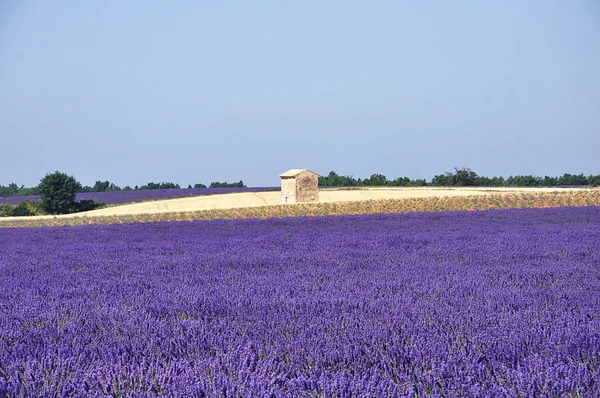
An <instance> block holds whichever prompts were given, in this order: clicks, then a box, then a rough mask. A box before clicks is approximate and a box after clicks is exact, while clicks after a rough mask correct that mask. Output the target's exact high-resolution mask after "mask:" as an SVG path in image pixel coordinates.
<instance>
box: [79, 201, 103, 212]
mask: <svg viewBox="0 0 600 398" xmlns="http://www.w3.org/2000/svg"><path fill="white" fill-rule="evenodd" d="M104 206H105V205H104V203H100V202H96V201H95V200H92V199H83V200H80V201H79V202H75V206H74V208H73V210H74V211H75V212H76V213H78V212H81V211H91V210H96V209H100V208H102V207H104Z"/></svg>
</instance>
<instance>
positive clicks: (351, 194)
mask: <svg viewBox="0 0 600 398" xmlns="http://www.w3.org/2000/svg"><path fill="white" fill-rule="evenodd" d="M577 190H587V188H430V187H427V188H368V189H321V190H320V191H319V201H320V202H353V201H363V200H378V199H407V198H426V197H433V196H438V197H441V196H471V195H490V194H502V193H514V192H566V191H577ZM279 204H281V192H279V191H274V192H244V193H230V194H224V195H209V196H195V197H189V198H180V199H168V200H159V201H152V202H142V203H134V204H128V205H122V206H114V207H108V208H105V209H99V210H94V211H88V212H85V213H77V214H67V215H62V216H37V217H31V218H32V219H33V218H37V219H43V218H54V217H57V218H63V217H65V218H66V217H84V216H85V217H94V216H112V215H128V214H153V213H169V212H188V211H198V210H211V209H234V208H241V207H258V206H272V205H279ZM286 206H290V205H286ZM291 206H293V205H291ZM16 218H19V219H22V218H23V217H6V218H2V219H3V220H6V221H8V220H10V219H16Z"/></svg>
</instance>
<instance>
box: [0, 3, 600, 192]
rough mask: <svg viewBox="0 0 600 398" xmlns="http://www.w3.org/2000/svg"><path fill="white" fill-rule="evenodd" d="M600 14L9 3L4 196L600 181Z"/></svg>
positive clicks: (540, 8)
mask: <svg viewBox="0 0 600 398" xmlns="http://www.w3.org/2000/svg"><path fill="white" fill-rule="evenodd" d="M599 149H600V3H599V2H598V1H597V0H572V1H564V0H560V1H559V0H531V1H521V0H508V1H475V0H473V1H441V0H440V1H401V0H390V1H373V2H367V1H297V2H288V1H261V0H257V1H223V2H221V1H219V2H204V1H177V2H168V1H141V0H139V1H138V0H131V1H122V0H108V1H63V0H55V1H28V0H23V1H16V0H15V1H10V0H0V184H3V185H6V184H8V183H10V182H13V181H14V182H16V183H17V184H19V185H21V184H24V185H25V186H32V185H36V184H37V183H38V182H39V179H40V178H41V177H43V176H44V175H45V174H46V173H49V172H52V171H55V170H60V171H63V172H66V173H68V174H72V175H74V176H75V177H76V178H77V179H78V180H79V181H80V182H81V183H83V184H84V185H93V183H94V181H96V180H109V181H111V182H114V183H116V184H117V185H121V186H124V185H131V186H133V185H142V184H144V183H147V182H149V181H154V182H161V181H171V182H176V183H179V184H181V185H185V186H187V184H194V183H196V182H202V183H205V184H208V183H210V182H212V181H238V180H240V179H242V180H244V182H245V183H246V184H247V185H249V186H275V185H278V184H279V179H278V177H277V175H278V174H279V173H281V172H283V171H285V170H287V169H290V168H309V169H311V170H313V171H315V172H317V173H320V174H327V173H329V172H330V171H331V170H335V171H336V172H337V173H338V174H344V175H354V176H355V177H360V178H366V177H369V176H370V175H371V174H373V173H381V174H384V175H386V176H387V177H388V178H389V179H392V178H396V177H401V176H408V177H410V178H425V179H427V180H430V179H431V178H432V177H433V176H434V175H435V174H441V173H443V172H444V171H449V170H452V169H453V168H454V166H459V167H461V166H466V167H470V168H471V169H473V170H474V171H476V172H477V173H478V174H480V175H486V176H494V175H501V176H505V177H508V176H509V175H514V174H534V175H540V176H544V175H551V176H556V175H560V174H563V173H565V172H567V173H572V174H579V173H584V174H586V175H587V174H600V156H599Z"/></svg>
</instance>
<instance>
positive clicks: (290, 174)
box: [279, 169, 318, 177]
mask: <svg viewBox="0 0 600 398" xmlns="http://www.w3.org/2000/svg"><path fill="white" fill-rule="evenodd" d="M303 171H308V172H309V173H313V174H317V173H315V172H314V171H310V170H308V169H291V170H288V171H286V172H285V173H282V174H279V177H295V176H297V175H298V174H300V173H302V172H303ZM317 175H318V174H317Z"/></svg>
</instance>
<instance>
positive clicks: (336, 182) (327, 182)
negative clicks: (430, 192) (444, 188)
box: [319, 171, 427, 187]
mask: <svg viewBox="0 0 600 398" xmlns="http://www.w3.org/2000/svg"><path fill="white" fill-rule="evenodd" d="M426 185H427V181H425V180H424V179H417V180H411V179H410V178H408V177H399V178H396V179H395V180H393V181H390V180H388V179H387V178H386V176H384V175H383V174H372V175H371V177H369V178H367V179H365V180H361V179H360V178H354V177H352V176H340V175H338V174H337V173H336V172H335V171H331V172H329V175H327V176H320V177H319V186H321V187H364V186H372V187H422V186H426Z"/></svg>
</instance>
